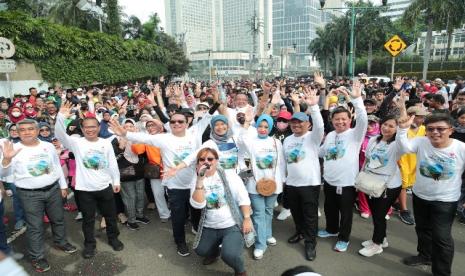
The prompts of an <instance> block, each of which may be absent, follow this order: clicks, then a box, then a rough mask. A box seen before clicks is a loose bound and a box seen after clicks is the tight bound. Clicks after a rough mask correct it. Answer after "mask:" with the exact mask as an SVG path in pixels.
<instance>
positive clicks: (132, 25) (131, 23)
mask: <svg viewBox="0 0 465 276" xmlns="http://www.w3.org/2000/svg"><path fill="white" fill-rule="evenodd" d="M141 34H142V23H141V22H140V19H139V18H138V17H137V16H135V15H131V16H130V17H129V18H128V19H127V20H126V21H125V22H123V37H124V38H126V39H137V38H139V37H140V36H141Z"/></svg>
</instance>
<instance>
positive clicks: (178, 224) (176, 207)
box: [168, 189, 198, 244]
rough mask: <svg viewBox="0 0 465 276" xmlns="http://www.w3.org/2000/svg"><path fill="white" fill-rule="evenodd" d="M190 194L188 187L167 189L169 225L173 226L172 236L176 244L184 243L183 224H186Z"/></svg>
mask: <svg viewBox="0 0 465 276" xmlns="http://www.w3.org/2000/svg"><path fill="white" fill-rule="evenodd" d="M190 196H191V191H190V190H189V189H168V198H169V205H170V209H171V225H172V227H173V237H174V242H175V243H176V244H182V243H186V232H185V230H184V225H185V224H186V219H187V216H188V214H189V208H190V204H189V199H190ZM193 224H194V223H193ZM197 225H198V222H197ZM194 229H196V228H194Z"/></svg>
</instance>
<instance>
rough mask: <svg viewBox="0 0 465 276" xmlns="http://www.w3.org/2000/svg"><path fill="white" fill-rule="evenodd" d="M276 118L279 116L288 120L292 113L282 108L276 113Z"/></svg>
mask: <svg viewBox="0 0 465 276" xmlns="http://www.w3.org/2000/svg"><path fill="white" fill-rule="evenodd" d="M277 118H278V119H279V118H283V119H286V120H290V119H291V118H292V114H291V113H290V112H289V111H286V110H282V111H280V112H279V113H278V117H277Z"/></svg>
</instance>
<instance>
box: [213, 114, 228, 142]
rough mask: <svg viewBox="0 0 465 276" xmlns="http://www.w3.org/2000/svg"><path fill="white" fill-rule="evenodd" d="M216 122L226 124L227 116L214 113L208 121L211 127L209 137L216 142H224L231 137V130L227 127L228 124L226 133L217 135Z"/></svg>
mask: <svg viewBox="0 0 465 276" xmlns="http://www.w3.org/2000/svg"><path fill="white" fill-rule="evenodd" d="M217 122H223V123H225V124H226V125H228V118H226V116H224V115H216V116H214V117H213V118H212V119H211V121H210V128H211V132H210V139H212V140H213V141H214V142H215V143H217V144H218V143H226V142H227V141H228V140H229V138H231V137H232V131H231V129H230V128H229V125H228V130H227V131H226V133H225V134H223V135H218V134H217V133H215V125H216V123H217Z"/></svg>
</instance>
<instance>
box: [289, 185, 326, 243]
mask: <svg viewBox="0 0 465 276" xmlns="http://www.w3.org/2000/svg"><path fill="white" fill-rule="evenodd" d="M286 193H287V194H286V196H287V201H288V204H289V208H290V209H291V214H292V218H293V219H294V224H295V228H296V232H297V233H299V234H302V235H303V237H304V239H305V242H306V243H311V244H313V245H314V246H316V236H317V233H318V198H319V195H320V185H318V186H304V187H294V186H289V185H288V186H287V187H286Z"/></svg>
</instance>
